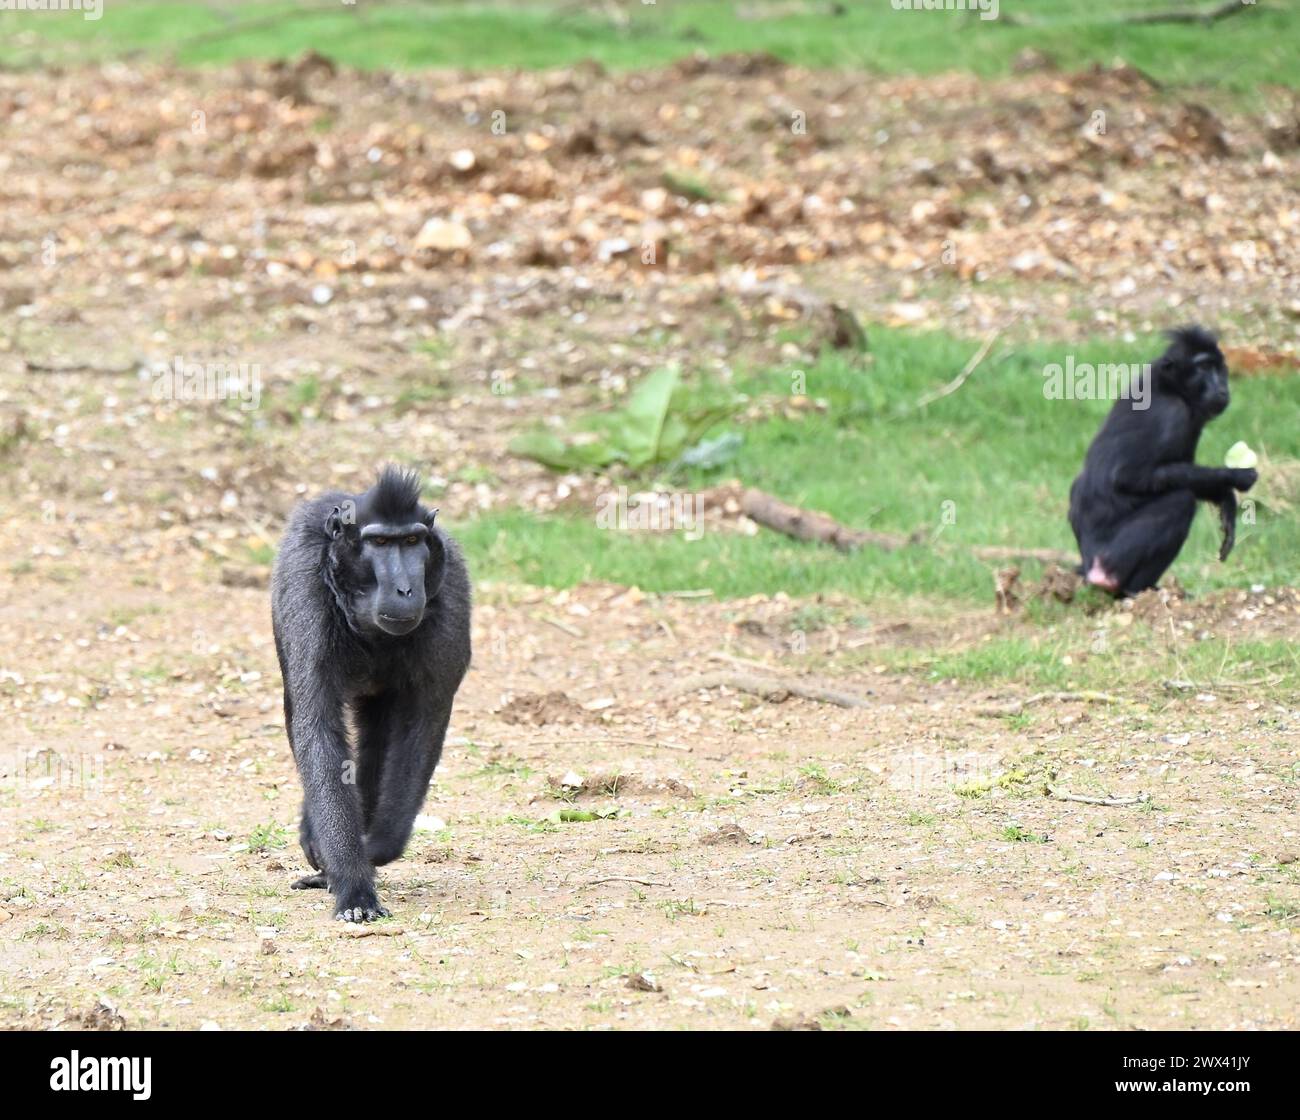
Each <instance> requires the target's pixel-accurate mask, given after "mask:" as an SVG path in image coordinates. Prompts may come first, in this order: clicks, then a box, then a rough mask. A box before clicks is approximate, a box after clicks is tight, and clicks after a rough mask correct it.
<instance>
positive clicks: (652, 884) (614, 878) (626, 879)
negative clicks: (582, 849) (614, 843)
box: [584, 875, 672, 887]
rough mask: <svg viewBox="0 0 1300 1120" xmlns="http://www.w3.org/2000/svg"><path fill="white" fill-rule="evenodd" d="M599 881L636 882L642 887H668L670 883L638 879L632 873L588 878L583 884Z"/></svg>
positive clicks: (592, 885) (594, 884) (595, 883)
mask: <svg viewBox="0 0 1300 1120" xmlns="http://www.w3.org/2000/svg"><path fill="white" fill-rule="evenodd" d="M601 883H638V884H640V885H641V886H643V887H669V886H672V884H671V883H661V882H659V880H658V879H638V878H636V877H635V876H633V875H606V876H605V877H604V878H603V879H589V880H587V882H586V883H585V884H584V885H585V886H588V887H596V886H599V885H600V884H601Z"/></svg>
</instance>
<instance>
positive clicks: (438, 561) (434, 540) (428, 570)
mask: <svg viewBox="0 0 1300 1120" xmlns="http://www.w3.org/2000/svg"><path fill="white" fill-rule="evenodd" d="M434 512H435V513H436V512H437V510H435V511H434ZM429 522H430V526H429V527H430V528H432V527H433V525H432V522H433V515H432V514H430V516H429ZM446 574H447V549H446V548H445V547H444V546H443V543H442V538H441V537H440V536H438V534H437V533H435V534H434V535H433V536H431V537H430V538H429V559H428V561H427V562H426V563H425V565H424V593H425V594H426V595H427V596H428V597H429V598H430V599H432V598H433V597H434V596H435V595H436V594H437V593H438V588H440V587H441V586H442V580H443V577H444V576H445V575H446Z"/></svg>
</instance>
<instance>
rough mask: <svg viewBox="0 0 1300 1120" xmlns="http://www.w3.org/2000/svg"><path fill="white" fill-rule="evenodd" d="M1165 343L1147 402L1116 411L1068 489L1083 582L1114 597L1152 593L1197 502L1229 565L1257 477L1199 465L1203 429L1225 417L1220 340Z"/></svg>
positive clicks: (1194, 333)
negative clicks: (1241, 512)
mask: <svg viewBox="0 0 1300 1120" xmlns="http://www.w3.org/2000/svg"><path fill="white" fill-rule="evenodd" d="M1168 337H1169V340H1170V342H1169V347H1168V349H1166V350H1165V352H1164V353H1163V354H1162V355H1161V356H1160V357H1159V358H1157V359H1156V361H1155V362H1154V364H1153V365H1152V367H1151V371H1150V378H1149V382H1148V384H1147V386H1146V388H1147V392H1146V393H1144V394H1143V393H1130V395H1129V396H1128V397H1127V398H1122V399H1120V400H1118V401H1116V402H1115V405H1114V407H1113V408H1112V409H1111V410H1110V415H1109V416H1107V417H1106V421H1105V423H1103V424H1102V426H1101V430H1100V431H1099V432H1098V433H1097V435H1096V438H1094V439H1093V441H1092V445H1091V446H1090V447H1089V448H1088V454H1087V457H1086V458H1085V460H1084V464H1083V472H1082V473H1081V474H1080V475H1079V477H1078V478H1076V479H1075V480H1074V485H1073V486H1072V487H1070V525H1071V527H1072V528H1073V529H1074V536H1075V539H1076V540H1077V541H1078V542H1079V552H1080V553H1081V554H1082V559H1083V563H1082V565H1081V566H1080V568H1079V574H1080V575H1082V576H1083V577H1084V579H1086V580H1087V581H1088V582H1089V583H1090V584H1092V585H1094V586H1095V587H1100V588H1102V589H1103V590H1105V591H1109V592H1110V593H1111V594H1112V595H1117V596H1127V595H1136V594H1137V593H1138V592H1139V591H1145V590H1146V589H1147V588H1150V587H1155V585H1156V583H1157V581H1158V580H1159V579H1160V577H1161V576H1162V575H1164V573H1165V570H1166V569H1167V568H1168V567H1169V565H1170V564H1172V563H1173V562H1174V558H1175V557H1176V556H1177V555H1178V551H1179V549H1181V548H1182V547H1183V542H1184V541H1185V540H1186V539H1187V534H1188V532H1190V530H1191V527H1192V518H1193V517H1194V516H1195V514H1196V503H1197V501H1198V500H1201V501H1207V502H1213V503H1214V504H1215V505H1216V506H1218V508H1219V519H1220V523H1221V524H1222V526H1223V546H1222V548H1221V549H1220V552H1219V558H1220V559H1226V558H1227V555H1228V553H1229V552H1230V551H1231V550H1232V544H1233V541H1234V539H1235V535H1236V523H1237V496H1236V491H1238V490H1249V489H1250V488H1251V487H1252V486H1254V485H1255V479H1256V478H1257V477H1258V476H1257V475H1256V472H1255V471H1254V470H1247V469H1234V468H1231V467H1200V466H1197V465H1196V463H1195V458H1196V444H1197V442H1198V441H1199V440H1200V438H1201V429H1202V428H1204V427H1205V425H1206V423H1207V422H1208V421H1210V420H1212V419H1214V417H1216V416H1218V415H1219V414H1220V413H1221V412H1223V410H1224V409H1226V408H1227V407H1228V366H1227V363H1226V362H1225V361H1224V358H1223V353H1222V352H1221V351H1220V350H1219V345H1218V340H1217V339H1216V338H1215V336H1214V335H1213V334H1211V333H1210V332H1209V331H1207V330H1204V329H1203V328H1201V327H1195V326H1191V327H1182V328H1180V329H1179V330H1175V331H1170V332H1169V335H1168ZM1144 404H1145V405H1147V407H1145V408H1144V407H1143V405H1144Z"/></svg>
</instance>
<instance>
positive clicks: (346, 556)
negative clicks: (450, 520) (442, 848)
mask: <svg viewBox="0 0 1300 1120" xmlns="http://www.w3.org/2000/svg"><path fill="white" fill-rule="evenodd" d="M436 514H437V510H432V511H430V510H429V509H427V508H426V507H425V506H423V505H422V504H421V503H420V483H419V480H418V478H416V476H415V475H413V474H408V473H405V472H403V471H400V470H397V469H396V468H393V467H388V468H386V469H385V470H384V471H383V473H382V474H381V475H380V477H379V481H378V482H377V483H376V484H375V486H374V487H373V488H372V489H370V490H369V491H367V492H366V493H364V494H360V495H350V494H340V493H330V494H324V495H322V496H321V497H319V498H314V499H312V500H310V501H306V502H304V503H302V504H301V505H300V506H298V507H297V509H295V510H294V511H293V513H292V515H291V516H290V518H289V524H288V527H287V528H286V530H285V534H284V540H283V541H282V542H281V545H280V553H279V556H278V557H277V559H276V563H275V572H274V574H273V576H272V579H271V619H272V625H273V629H274V632H275V650H276V654H277V656H278V657H279V659H280V672H281V674H282V676H283V678H284V722H285V728H286V730H287V731H288V734H289V743H290V746H291V747H292V749H293V756H294V760H295V761H296V763H297V765H298V773H299V775H300V776H301V778H302V784H303V792H304V798H303V806H302V825H301V829H300V838H301V841H302V849H303V852H304V853H305V854H306V856H307V860H308V862H309V863H310V864H311V865H312V867H314V868H316V869H317V871H318V872H319V874H316V875H309V876H307V877H306V878H304V879H301V880H299V881H298V882H297V883H295V884H294V886H295V887H328V888H329V890H330V891H332V892H333V894H334V914H335V917H337V918H342V919H344V920H346V921H353V922H359V921H370V920H372V919H374V918H378V917H383V916H385V915H386V914H387V913H388V911H387V910H385V909H384V908H383V907H382V906H381V905H380V904H379V899H378V897H377V895H376V894H375V867H376V866H377V865H379V864H384V863H389V862H391V861H392V860H395V859H397V857H398V856H400V855H401V854H402V851H403V850H404V849H405V847H406V843H407V841H408V840H409V839H410V836H411V828H412V825H413V823H414V821H415V816H416V814H417V813H418V812H419V810H420V806H421V805H422V804H423V802H424V797H425V793H426V792H427V790H428V788H429V779H430V778H431V776H432V775H433V770H434V767H435V766H436V765H437V764H438V758H439V756H440V755H441V754H442V744H443V738H444V737H445V736H446V733H447V723H448V720H449V719H450V716H451V705H452V700H453V699H454V698H455V695H456V690H457V689H458V688H459V687H460V683H461V681H462V679H463V678H464V676H465V673H466V670H467V669H468V668H469V662H470V585H469V576H468V573H467V572H466V570H465V562H464V560H463V559H462V558H461V554H460V549H459V548H458V547H457V546H456V543H455V542H454V541H453V540H452V539H451V538H450V537H448V536H447V535H446V534H445V533H443V532H442V530H441V529H438V528H436V527H435V526H434V517H435V516H436ZM349 715H350V716H351V721H352V727H353V733H352V735H351V742H349V732H348V716H349Z"/></svg>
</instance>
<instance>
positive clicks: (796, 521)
mask: <svg viewBox="0 0 1300 1120" xmlns="http://www.w3.org/2000/svg"><path fill="white" fill-rule="evenodd" d="M740 509H741V512H742V513H744V515H745V516H746V517H748V518H749V519H750V520H751V521H757V522H758V523H759V524H760V525H766V526H767V527H768V528H769V529H775V530H776V531H777V532H779V533H784V534H785V535H786V536H787V537H794V538H795V539H796V540H801V541H816V542H817V543H818V544H831V545H834V546H835V547H836V548H838V549H839V550H840V551H841V552H852V551H853V550H854V549H856V548H861V547H862V546H863V545H864V544H869V545H873V546H875V547H876V548H880V549H883V550H884V551H886V552H893V551H894V550H895V549H899V548H905V547H906V546H907V545H909V544H915V543H916V539H914V538H913V537H902V536H898V535H896V534H894V533H877V532H871V531H869V530H863V529H849V528H847V527H846V526H844V525H841V524H840V523H839V522H838V521H836V520H835V519H834V518H833V517H830V516H829V515H828V514H825V513H818V512H817V511H816V510H808V509H800V508H799V507H798V506H792V505H789V504H787V503H786V502H783V501H781V499H780V498H774V497H773V496H772V495H771V494H765V493H764V492H763V491H762V490H754V489H752V488H751V489H748V490H746V491H745V492H744V494H742V495H741V498H740Z"/></svg>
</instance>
